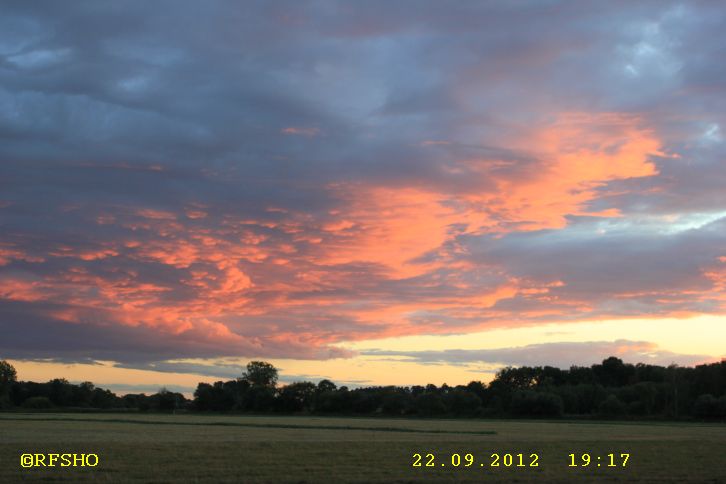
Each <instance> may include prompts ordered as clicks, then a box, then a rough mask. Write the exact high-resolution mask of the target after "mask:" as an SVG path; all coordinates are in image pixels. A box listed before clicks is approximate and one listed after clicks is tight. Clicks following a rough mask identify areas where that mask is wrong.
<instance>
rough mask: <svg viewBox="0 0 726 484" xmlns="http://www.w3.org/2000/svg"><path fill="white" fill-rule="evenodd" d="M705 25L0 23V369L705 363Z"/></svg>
mask: <svg viewBox="0 0 726 484" xmlns="http://www.w3.org/2000/svg"><path fill="white" fill-rule="evenodd" d="M725 51H726V6H724V4H723V3H722V2H717V1H695V2H672V1H663V0H657V1H641V2H631V1H618V0H613V1H608V2H589V1H550V0H542V1H529V0H513V1H501V2H455V3H452V2H440V1H434V0H430V1H426V0H420V1H418V0H417V1H405V0H400V1H396V2H390V1H377V0H371V1H366V2H333V1H303V2H301V1H276V2H263V1H259V2H255V1H247V2H237V1H208V2H194V1H177V0H174V1H165V0H160V1H154V2H147V1H144V2H142V1H131V2H98V1H76V2H54V1H38V2H25V1H6V2H3V6H2V14H1V15H0V335H2V336H1V337H0V359H2V358H4V359H7V360H9V361H10V362H11V363H13V364H14V365H15V366H16V368H17V369H18V374H19V377H20V378H21V379H24V380H36V381H46V380H48V379H51V378H56V377H65V378H68V379H69V380H71V381H84V380H91V381H93V382H94V383H96V384H97V385H99V386H105V387H108V388H111V389H114V390H116V391H119V392H121V393H125V392H128V391H146V392H154V391H156V390H157V389H158V388H159V386H162V385H163V386H166V387H167V388H170V389H178V390H179V391H184V392H187V393H189V392H191V391H193V389H194V387H195V386H196V383H197V382H199V381H214V380H218V379H231V378H234V377H237V376H240V375H241V373H242V371H244V370H243V368H244V365H245V364H246V363H247V362H248V361H250V360H265V361H269V362H272V363H273V364H275V366H276V367H278V368H279V369H280V371H281V381H282V382H290V381H295V380H302V379H305V380H318V379H321V378H330V379H332V380H333V381H335V382H337V383H339V384H348V385H388V384H395V385H411V384H426V383H435V384H441V383H444V382H447V383H448V384H465V383H467V382H469V381H471V380H483V381H488V380H490V379H491V378H492V376H493V374H494V373H495V372H496V371H497V370H498V369H500V368H502V367H504V366H507V365H513V366H517V365H552V366H559V367H562V368H568V367H569V366H570V365H572V364H577V365H590V364H593V363H598V362H599V361H601V360H602V359H604V358H605V357H608V356H610V355H614V356H617V357H619V358H622V359H623V360H624V361H626V362H631V363H636V362H645V363H654V364H663V365H668V364H671V363H676V364H679V365H694V364H700V363H706V362H712V361H719V360H720V359H721V358H723V357H726V348H725V347H724V344H723V343H724V342H726V190H725V189H724V187H726V144H725V140H724V136H726V134H725V131H726V63H724V62H723V52H725Z"/></svg>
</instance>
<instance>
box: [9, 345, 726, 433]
mask: <svg viewBox="0 0 726 484" xmlns="http://www.w3.org/2000/svg"><path fill="white" fill-rule="evenodd" d="M0 408H3V409H13V408H15V409H47V408H87V409H126V410H135V411H175V410H187V411H198V412H254V413H268V412H269V413H273V412H275V413H283V414H330V415H388V416H421V417H469V418H472V417H484V418H487V417H505V418H517V417H521V418H538V417H539V418H557V417H562V416H568V417H578V416H579V417H592V418H632V419H692V418H696V419H717V420H726V361H721V362H719V363H711V364H704V365H698V366H696V367H681V366H676V365H671V366H668V367H663V366H658V365H648V364H644V363H638V364H635V365H633V364H627V363H624V362H623V361H622V360H620V359H619V358H616V357H610V358H607V359H605V360H603V362H602V363H599V364H595V365H592V366H589V367H584V366H572V367H570V368H569V369H567V370H563V369H560V368H555V367H551V366H533V367H530V366H523V367H516V368H515V367H507V368H503V369H502V370H500V371H499V372H497V374H496V376H495V377H494V379H493V380H492V381H491V382H489V383H488V384H487V383H484V382H481V381H472V382H470V383H468V384H467V385H457V386H448V385H446V384H443V385H441V386H436V385H433V384H429V385H426V386H420V385H414V386H406V387H403V386H372V387H361V388H348V387H347V386H337V385H336V384H335V383H333V382H332V381H330V380H321V381H319V382H317V383H314V382H309V381H301V382H294V383H290V384H287V385H278V370H277V369H276V368H275V367H274V366H273V365H271V364H269V363H266V362H263V361H252V362H250V363H249V364H248V365H247V368H246V371H245V372H244V373H243V374H242V375H241V376H240V377H239V378H236V379H233V380H229V381H217V382H214V383H212V384H209V383H199V384H198V386H197V388H196V391H195V392H194V396H193V398H192V399H187V398H186V397H185V396H184V395H182V394H181V393H175V392H171V391H168V390H166V389H161V390H160V391H159V392H157V393H155V394H153V395H146V394H127V395H124V396H121V397H119V396H117V395H116V394H114V393H112V392H111V391H109V390H104V389H101V388H96V387H95V386H94V385H93V383H90V382H84V383H80V384H72V383H69V382H68V381H67V380H65V379H54V380H50V381H49V382H47V383H35V382H23V381H17V377H16V372H15V369H14V368H13V367H12V366H11V365H10V364H9V363H7V362H5V361H0Z"/></svg>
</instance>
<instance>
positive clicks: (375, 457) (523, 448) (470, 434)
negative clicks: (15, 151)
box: [0, 413, 726, 483]
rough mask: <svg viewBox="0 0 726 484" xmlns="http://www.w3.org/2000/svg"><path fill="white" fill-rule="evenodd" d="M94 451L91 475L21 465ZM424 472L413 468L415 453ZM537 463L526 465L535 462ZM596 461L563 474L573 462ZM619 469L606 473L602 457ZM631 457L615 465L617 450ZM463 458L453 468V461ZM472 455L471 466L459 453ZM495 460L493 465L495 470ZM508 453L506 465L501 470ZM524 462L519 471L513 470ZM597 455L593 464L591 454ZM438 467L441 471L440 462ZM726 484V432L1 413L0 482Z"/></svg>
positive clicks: (677, 427)
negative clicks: (23, 460) (34, 457)
mask: <svg viewBox="0 0 726 484" xmlns="http://www.w3.org/2000/svg"><path fill="white" fill-rule="evenodd" d="M23 453H46V454H47V453H95V454H97V455H98V457H99V464H98V465H97V466H96V467H85V468H84V467H52V468H51V467H45V468H42V467H41V468H29V469H25V468H22V467H21V466H20V455H21V454H23ZM415 453H421V454H422V464H426V462H428V461H430V460H431V458H430V457H426V454H428V453H431V454H434V459H433V462H432V463H433V464H434V465H433V466H432V467H427V466H425V465H422V466H421V467H413V466H412V464H413V462H414V456H413V455H414V454H415ZM533 453H535V454H537V455H538V461H537V463H538V464H539V465H538V466H537V467H529V464H530V462H531V461H532V458H531V457H530V455H531V454H533ZM571 453H575V454H578V455H580V454H583V453H587V454H590V455H591V463H590V465H589V466H588V467H584V468H583V467H579V468H572V467H569V466H568V464H569V463H570V458H569V457H568V455H569V454H571ZM611 453H614V454H616V460H617V464H618V465H617V466H616V467H608V466H607V464H608V462H609V457H608V454H611ZM622 453H627V454H630V457H629V459H628V462H627V465H626V466H625V467H622V466H621V465H620V461H621V458H620V454H622ZM453 454H459V455H460V456H461V461H460V464H459V466H458V467H456V466H455V465H454V464H456V463H457V458H456V457H455V456H454V457H453V461H452V455H453ZM466 454H472V457H471V459H473V460H472V462H473V463H472V465H471V466H469V467H465V464H466V463H467V461H466V458H465V455H466ZM492 454H499V455H500V459H499V463H500V466H499V467H492V466H491V463H492V460H493V459H494V458H492V457H491V455H492ZM505 454H512V455H513V459H512V462H511V464H512V465H511V466H509V467H507V466H505V465H504V464H505V460H506V461H507V462H508V459H509V458H508V457H505ZM517 454H523V463H524V464H525V467H518V466H517V464H518V463H519V460H518V459H519V457H518V455H517ZM598 456H600V457H601V460H600V464H601V465H600V466H599V467H598V466H597V463H598V461H597V457H598ZM442 464H443V465H442ZM79 481H80V482H87V481H92V482H153V483H176V482H199V483H218V482H420V481H423V482H542V481H551V482H562V481H573V482H575V481H577V482H580V481H592V482H594V481H598V482H599V481H620V482H664V481H667V482H726V426H725V425H717V424H714V425H705V424H676V423H654V424H640V423H600V422H564V421H563V422H537V421H503V420H403V419H370V418H322V417H259V416H204V415H145V414H141V415H138V414H136V415H128V414H59V413H29V414H23V413H7V414H0V482H2V483H12V482H79Z"/></svg>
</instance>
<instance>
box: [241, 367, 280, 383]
mask: <svg viewBox="0 0 726 484" xmlns="http://www.w3.org/2000/svg"><path fill="white" fill-rule="evenodd" d="M242 378H243V379H244V380H247V381H248V382H249V383H250V385H252V386H254V387H270V388H274V387H275V385H276V384H277V368H275V367H274V366H272V365H271V364H270V363H267V362H265V361H250V362H249V363H247V371H246V372H245V373H244V375H243V377H242Z"/></svg>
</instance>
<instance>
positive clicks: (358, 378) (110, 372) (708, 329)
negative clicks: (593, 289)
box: [10, 315, 726, 394]
mask: <svg viewBox="0 0 726 484" xmlns="http://www.w3.org/2000/svg"><path fill="white" fill-rule="evenodd" d="M686 326H687V329H686ZM620 339H626V340H631V341H645V342H650V343H655V344H656V345H657V346H658V347H659V349H660V350H663V351H670V352H673V353H677V354H684V355H685V354H691V355H692V354H698V355H708V356H710V357H712V358H713V360H714V361H717V360H718V359H720V358H722V357H724V356H726V353H725V350H724V347H723V342H724V341H726V317H725V316H708V315H703V316H696V317H692V318H688V319H677V318H665V319H623V320H608V321H588V322H579V323H556V324H546V325H539V326H531V327H521V328H508V329H493V330H490V331H482V332H477V333H471V334H465V335H450V336H441V335H436V336H403V337H396V338H386V339H378V340H367V341H357V342H348V343H344V344H341V346H345V347H346V348H349V349H352V350H354V351H358V352H364V351H366V350H372V349H378V350H384V351H427V350H446V349H462V350H467V349H471V350H474V349H499V348H513V347H521V346H527V345H533V344H540V343H562V342H589V341H615V340H620ZM253 359H264V360H266V361H269V362H271V363H272V364H274V365H275V366H276V367H277V368H279V369H280V376H281V380H283V381H291V380H295V379H297V380H313V381H317V380H320V379H323V378H329V379H331V380H333V381H335V382H336V383H338V384H339V385H343V384H349V385H363V386H366V385H416V384H417V385H425V384H427V383H434V384H436V385H441V384H442V383H448V384H450V385H457V384H466V383H467V382H469V381H471V380H483V381H489V380H490V379H491V377H492V376H493V375H494V373H495V372H496V370H497V369H499V368H500V367H501V366H502V365H498V364H496V363H489V362H474V363H465V364H451V363H435V364H422V363H419V362H413V361H407V360H406V359H405V358H401V357H396V356H376V355H358V356H355V357H353V358H345V359H343V358H338V359H332V360H293V359H277V358H254V357H249V358H224V359H215V360H203V359H189V360H180V361H183V362H188V363H196V364H203V365H212V366H213V365H214V364H215V363H217V364H219V363H223V364H235V365H238V366H239V367H240V375H241V371H242V368H243V367H244V365H245V364H246V363H247V362H248V361H250V360H253ZM10 362H11V363H12V364H13V365H14V366H15V367H16V369H17V370H18V377H19V378H20V379H22V380H33V381H47V380H49V379H51V378H60V377H63V378H67V379H68V380H70V381H85V380H90V381H92V382H94V383H95V384H96V385H97V386H100V387H104V385H114V384H117V385H118V384H120V385H132V386H138V387H139V388H141V387H146V388H148V387H156V386H158V387H159V388H160V387H162V386H167V385H168V386H172V385H173V386H180V387H188V388H193V387H195V386H196V384H197V383H199V382H213V381H216V380H219V379H230V378H229V377H221V376H220V377H217V378H215V377H212V376H207V375H201V374H195V373H172V372H160V371H150V370H138V369H127V368H119V367H115V366H113V362H102V363H99V364H95V365H93V364H61V363H52V362H38V361H19V360H10ZM592 363H597V361H593V362H592ZM221 374H224V373H221ZM131 391H132V390H129V392H131ZM147 391H148V390H147ZM118 393H121V394H122V393H125V392H123V391H119V392H118ZM187 393H188V394H189V392H187Z"/></svg>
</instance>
